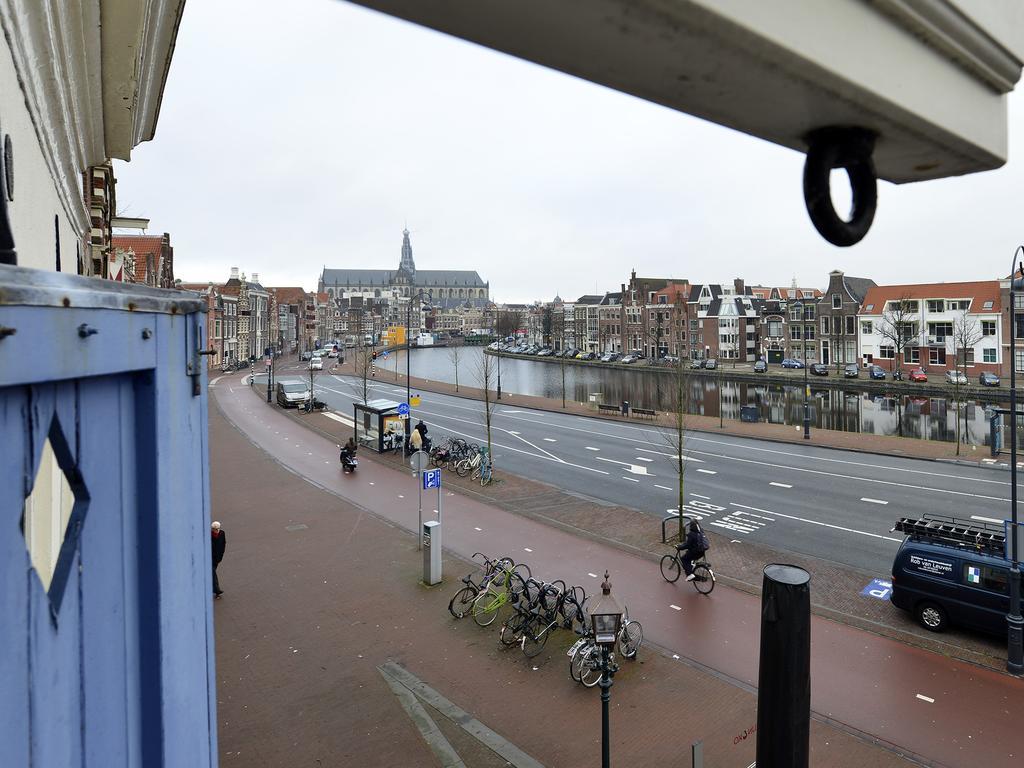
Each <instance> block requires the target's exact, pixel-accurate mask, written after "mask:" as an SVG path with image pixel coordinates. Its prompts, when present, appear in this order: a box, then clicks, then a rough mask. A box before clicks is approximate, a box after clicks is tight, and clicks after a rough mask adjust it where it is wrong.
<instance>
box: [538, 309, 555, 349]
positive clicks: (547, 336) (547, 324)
mask: <svg viewBox="0 0 1024 768" xmlns="http://www.w3.org/2000/svg"><path fill="white" fill-rule="evenodd" d="M553 322H554V311H553V310H552V309H551V307H550V306H547V307H544V309H543V310H541V315H540V329H541V333H542V334H543V337H544V338H543V343H544V344H547V345H548V346H552V345H553V344H554V339H553V338H552V329H553Z"/></svg>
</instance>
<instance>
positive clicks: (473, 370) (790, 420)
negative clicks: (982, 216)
mask: <svg viewBox="0 0 1024 768" xmlns="http://www.w3.org/2000/svg"><path fill="white" fill-rule="evenodd" d="M482 355H483V350H482V348H480V347H460V348H459V363H458V379H459V384H461V385H464V386H469V387H478V386H480V373H479V371H480V360H481V356H482ZM400 357H401V356H400ZM394 364H395V356H394V355H392V356H391V359H389V360H387V361H386V362H384V363H383V365H382V366H381V367H382V368H383V369H384V371H385V372H386V371H391V370H393V366H394ZM399 366H400V370H404V367H405V360H404V357H401V362H399ZM411 367H412V375H413V376H415V377H419V378H423V379H432V380H434V381H443V382H447V383H454V382H455V365H454V364H453V362H452V360H451V355H450V352H449V350H448V349H447V348H444V347H437V348H423V349H417V350H415V351H414V352H413V355H412V361H411ZM563 367H564V370H565V397H566V399H567V400H572V401H575V402H580V403H587V402H602V403H606V404H620V403H621V402H622V401H623V400H628V401H629V402H630V404H631V406H633V407H641V408H653V409H655V410H659V411H661V410H666V409H668V408H671V407H672V406H671V403H672V402H673V392H672V389H673V385H672V377H671V376H664V375H657V374H651V373H642V372H640V371H637V370H630V369H623V368H610V367H609V368H606V367H601V366H596V365H594V366H590V365H587V366H583V365H566V366H561V365H558V364H557V363H556V362H543V361H540V360H536V361H535V360H517V359H511V358H507V357H505V358H502V360H501V388H502V391H503V392H512V393H518V394H522V395H537V396H541V397H550V398H555V399H561V397H562V369H563ZM722 373H723V376H728V369H725V370H724V371H723V372H722ZM384 375H386V373H385V374H384ZM689 385H690V394H689V398H688V401H689V402H688V410H689V411H690V412H691V413H693V414H698V415H702V416H719V415H721V416H722V417H723V418H725V419H737V420H738V419H739V418H740V407H741V406H747V405H752V406H756V407H757V410H758V414H759V417H760V420H762V421H769V422H772V423H775V424H791V425H793V426H794V427H796V426H799V425H802V424H803V404H804V397H803V386H802V384H801V385H795V386H787V385H781V384H759V383H756V382H730V381H721V382H719V381H717V380H716V378H714V377H710V376H708V377H705V376H693V377H690V379H689ZM810 405H811V407H810V410H811V425H812V426H813V427H817V428H821V429H835V430H841V431H844V432H864V433H866V434H876V435H900V434H902V435H903V436H904V437H917V438H921V439H925V440H941V441H946V442H954V441H955V440H956V421H955V419H956V417H957V415H959V418H960V426H961V429H963V423H964V421H963V420H964V410H966V412H967V443H968V444H971V445H977V446H987V445H988V444H989V424H988V420H987V419H986V417H985V406H986V403H979V402H975V401H966V402H964V403H962V404H961V405H960V407H959V409H958V408H957V404H956V402H955V401H953V400H950V399H947V398H943V397H915V396H911V395H896V394H890V395H886V394H881V393H878V392H865V391H863V390H858V389H856V387H852V388H850V389H826V388H817V387H815V386H814V382H813V380H812V381H811V401H810ZM999 406H1000V407H1006V405H1005V404H1002V403H1000V404H999ZM901 425H902V430H901Z"/></svg>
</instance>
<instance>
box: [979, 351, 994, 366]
mask: <svg viewBox="0 0 1024 768" xmlns="http://www.w3.org/2000/svg"><path fill="white" fill-rule="evenodd" d="M981 361H982V362H983V363H994V362H996V351H995V350H994V349H983V350H981Z"/></svg>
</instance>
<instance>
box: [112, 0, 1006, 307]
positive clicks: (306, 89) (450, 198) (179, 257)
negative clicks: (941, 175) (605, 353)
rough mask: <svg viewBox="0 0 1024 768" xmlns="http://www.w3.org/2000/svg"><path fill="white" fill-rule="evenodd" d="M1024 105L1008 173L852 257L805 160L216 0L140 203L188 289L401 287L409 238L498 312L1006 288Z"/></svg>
mask: <svg viewBox="0 0 1024 768" xmlns="http://www.w3.org/2000/svg"><path fill="white" fill-rule="evenodd" d="M285 6H287V11H286V12H285V11H283V10H282V9H283V8H284V7H285ZM1018 88H1024V85H1019V86H1018ZM1022 105H1024V101H1022V99H1021V97H1020V96H1019V95H1014V96H1012V97H1011V100H1010V127H1011V142H1010V156H1011V160H1010V162H1009V163H1008V164H1007V166H1005V167H1004V168H1003V169H1000V170H998V171H993V172H990V173H984V174H975V175H973V176H969V177H964V178H958V179H950V180H943V181H935V182H926V183H922V184H916V185H915V184H911V185H903V186H899V187H897V186H894V185H891V184H887V183H884V182H882V183H880V187H879V203H878V213H877V215H876V218H875V224H874V226H873V228H872V230H871V232H870V233H869V234H868V236H867V238H866V239H865V240H864V241H863V242H862V243H860V244H859V245H857V246H854V247H852V248H846V249H842V248H835V247H833V246H831V245H829V244H828V243H826V242H825V241H824V240H822V239H821V238H820V237H819V236H818V234H817V233H816V232H815V230H814V229H813V227H812V225H811V223H810V221H809V220H808V218H807V213H806V211H805V209H804V205H803V198H802V193H801V172H802V167H803V155H802V154H799V153H796V152H792V151H790V150H787V149H782V148H779V147H776V146H774V145H772V144H768V143H767V142H763V141H760V140H758V139H754V138H751V137H749V136H746V135H743V134H739V133H736V132H733V131H731V130H728V129H725V128H722V127H720V126H717V125H713V124H711V123H706V122H703V121H700V120H697V119H695V118H691V117H689V116H687V115H683V114H679V113H676V112H672V111H670V110H668V109H665V108H662V107H658V106H654V105H652V104H648V103H646V102H643V101H640V100H638V99H635V98H633V97H630V96H626V95H623V94H620V93H617V92H615V91H611V90H607V89H605V88H602V87H599V86H596V85H593V84H590V83H587V82H584V81H581V80H577V79H574V78H572V77H569V76H566V75H562V74H559V73H556V72H552V71H549V70H545V69H542V68H540V67H538V66H535V65H532V64H528V63H525V62H522V61H519V60H517V59H514V58H511V57H508V56H505V55H503V54H499V53H495V52H492V51H490V50H487V49H483V48H480V47H477V46H474V45H471V44H469V43H465V42H463V41H461V40H456V39H454V38H450V37H446V36H444V35H441V34H438V33H436V32H432V31H430V30H426V29H423V28H421V27H417V26H414V25H411V24H408V23H405V22H402V21H398V20H395V19H392V18H390V17H387V16H382V15H379V14H376V13H374V12H372V11H367V10H365V9H363V8H360V7H357V6H353V5H349V4H348V3H345V2H341V1H340V0H291V1H290V2H289V3H287V4H283V3H281V2H273V1H272V0H204V1H203V2H196V1H194V0H193V2H189V3H188V4H187V5H186V7H185V13H184V18H183V20H182V23H181V30H180V32H179V35H178V41H177V46H176V48H175V52H174V59H173V61H172V64H171V71H170V76H169V80H168V83H167V88H166V91H165V95H164V101H163V106H162V108H161V113H160V120H159V123H158V125H157V133H156V138H155V140H154V141H152V142H149V143H147V144H143V145H141V146H140V147H138V148H136V150H135V151H134V153H133V159H132V162H131V163H127V164H125V163H119V164H118V167H117V176H118V186H117V204H118V209H119V213H121V214H122V215H128V216H140V217H148V218H150V219H151V229H150V231H151V232H165V231H166V232H169V233H170V234H171V243H172V244H173V246H174V249H175V275H176V276H177V277H179V278H182V279H184V280H186V281H206V280H213V281H221V282H222V281H224V280H226V279H227V277H228V272H229V269H230V268H231V267H232V266H237V267H239V268H241V269H242V271H244V272H246V273H247V274H250V275H251V274H252V273H253V272H256V273H259V275H260V280H261V281H262V282H263V283H264V284H267V285H301V286H304V287H305V288H307V289H312V288H314V287H315V285H316V279H317V277H318V275H319V273H320V270H321V268H322V267H323V266H324V265H326V266H328V267H338V268H341V267H376V268H395V267H397V266H398V261H399V257H400V248H401V243H402V228H403V226H405V225H406V224H408V227H409V230H410V231H411V233H412V245H413V253H414V256H415V259H416V264H417V266H418V267H420V268H423V269H444V268H448V269H475V270H477V271H478V272H479V273H480V275H481V276H482V277H483V278H484V279H485V280H489V281H490V285H491V295H492V297H493V298H494V299H495V300H497V301H532V300H534V299H545V300H549V299H550V298H551V297H553V296H554V294H555V292H556V291H557V292H559V293H560V294H561V295H562V296H563V297H566V298H570V297H573V298H574V297H576V296H578V295H580V294H583V293H593V292H603V291H605V290H617V289H618V287H619V284H620V283H622V282H625V281H627V280H628V279H629V273H630V270H631V269H636V270H637V273H638V274H644V275H648V276H656V277H661V276H670V277H676V278H686V279H689V280H690V281H692V282H731V280H732V279H733V278H734V277H742V278H744V279H745V280H746V281H747V283H748V284H755V283H760V284H764V285H788V284H789V283H790V282H791V281H792V279H793V278H794V277H795V278H796V280H797V281H798V283H799V284H800V285H810V286H816V287H821V288H824V287H825V285H826V283H827V280H828V278H827V273H828V272H829V271H830V270H832V269H837V268H838V269H842V270H844V271H846V272H847V274H852V275H855V276H858V277H869V278H872V279H874V280H875V281H876V282H878V283H879V284H886V283H902V282H930V281H935V282H938V281H956V280H978V279H990V278H994V277H997V276H999V275H1005V274H1006V273H1007V272H1008V271H1009V264H1010V262H1011V259H1012V256H1013V251H1014V248H1015V247H1016V245H1017V244H1018V243H1020V242H1022V241H1024V229H1022V227H1021V216H1020V206H1021V203H1022V194H1021V193H1022V190H1024V159H1022V158H1021V157H1019V156H1018V155H1019V152H1020V150H1021V141H1020V140H1019V137H1020V135H1021V126H1022V124H1024V123H1022V118H1024V114H1022V111H1024V106H1022Z"/></svg>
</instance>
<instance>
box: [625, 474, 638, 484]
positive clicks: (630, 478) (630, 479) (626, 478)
mask: <svg viewBox="0 0 1024 768" xmlns="http://www.w3.org/2000/svg"><path fill="white" fill-rule="evenodd" d="M622 479H623V480H629V482H631V483H639V482H640V481H639V480H637V479H636V478H635V477H626V476H625V475H623V476H622Z"/></svg>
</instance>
